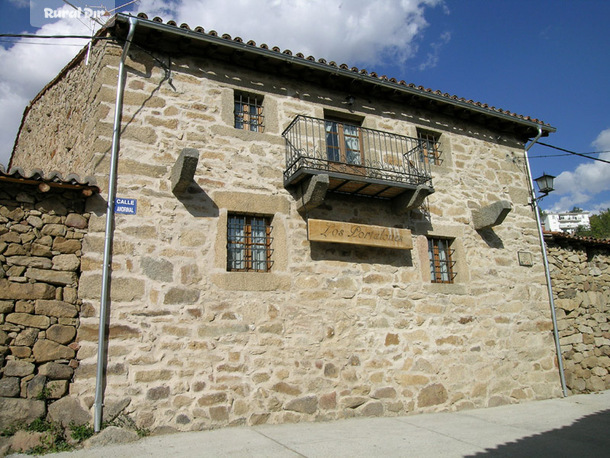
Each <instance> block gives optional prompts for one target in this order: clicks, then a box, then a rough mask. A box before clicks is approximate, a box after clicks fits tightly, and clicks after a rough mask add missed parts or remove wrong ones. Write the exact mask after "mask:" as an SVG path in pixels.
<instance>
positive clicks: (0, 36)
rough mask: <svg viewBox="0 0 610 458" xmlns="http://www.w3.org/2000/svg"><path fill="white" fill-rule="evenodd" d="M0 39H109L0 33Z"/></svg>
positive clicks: (104, 38) (84, 36)
mask: <svg viewBox="0 0 610 458" xmlns="http://www.w3.org/2000/svg"><path fill="white" fill-rule="evenodd" d="M0 38H45V39H53V38H82V39H84V40H108V39H112V38H110V37H92V36H91V35H34V34H29V33H22V34H19V33H0Z"/></svg>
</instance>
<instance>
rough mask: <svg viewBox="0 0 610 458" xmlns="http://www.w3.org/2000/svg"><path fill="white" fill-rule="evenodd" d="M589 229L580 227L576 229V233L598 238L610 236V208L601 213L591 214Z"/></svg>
mask: <svg viewBox="0 0 610 458" xmlns="http://www.w3.org/2000/svg"><path fill="white" fill-rule="evenodd" d="M589 225H590V226H591V228H590V229H589V230H584V229H581V228H580V227H579V228H578V230H577V231H576V235H584V236H589V237H595V238H598V239H608V238H610V208H607V209H606V211H603V212H601V213H600V214H599V215H591V217H590V218H589Z"/></svg>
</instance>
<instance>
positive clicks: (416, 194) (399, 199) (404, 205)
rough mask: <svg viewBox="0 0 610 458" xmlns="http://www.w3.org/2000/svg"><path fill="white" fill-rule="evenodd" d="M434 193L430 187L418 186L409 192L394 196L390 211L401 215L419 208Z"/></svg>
mask: <svg viewBox="0 0 610 458" xmlns="http://www.w3.org/2000/svg"><path fill="white" fill-rule="evenodd" d="M433 192H434V189H433V188H431V187H430V186H425V185H419V186H418V187H417V188H415V189H412V190H409V191H407V192H404V193H402V194H401V195H399V196H396V197H395V198H394V200H392V209H393V210H394V212H395V213H397V214H399V215H403V214H405V213H407V212H408V211H409V210H412V209H414V208H417V207H419V206H420V205H421V204H422V203H423V202H424V199H425V198H426V197H428V196H429V195H430V194H432V193H433Z"/></svg>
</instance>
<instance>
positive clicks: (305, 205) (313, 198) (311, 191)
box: [297, 174, 330, 212]
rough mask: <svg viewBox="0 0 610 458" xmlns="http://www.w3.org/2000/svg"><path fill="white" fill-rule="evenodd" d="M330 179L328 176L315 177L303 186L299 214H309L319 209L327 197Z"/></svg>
mask: <svg viewBox="0 0 610 458" xmlns="http://www.w3.org/2000/svg"><path fill="white" fill-rule="evenodd" d="M329 183H330V178H329V176H328V175H326V174H322V175H314V176H312V177H311V178H310V179H309V180H308V181H307V183H306V184H305V185H304V186H303V188H302V191H301V193H302V194H301V196H299V198H298V201H297V202H298V208H297V210H298V211H299V212H308V211H310V210H313V209H314V208H316V207H318V206H319V205H320V204H322V202H324V198H325V197H326V191H328V185H329Z"/></svg>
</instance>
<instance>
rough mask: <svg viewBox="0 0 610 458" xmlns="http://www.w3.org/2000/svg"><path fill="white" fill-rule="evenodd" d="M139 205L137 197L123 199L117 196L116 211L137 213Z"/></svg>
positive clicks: (128, 213)
mask: <svg viewBox="0 0 610 458" xmlns="http://www.w3.org/2000/svg"><path fill="white" fill-rule="evenodd" d="M137 207H138V201H137V200H136V199H123V198H121V197H117V198H116V199H115V201H114V212H115V213H123V214H125V215H135V214H136V210H137Z"/></svg>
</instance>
